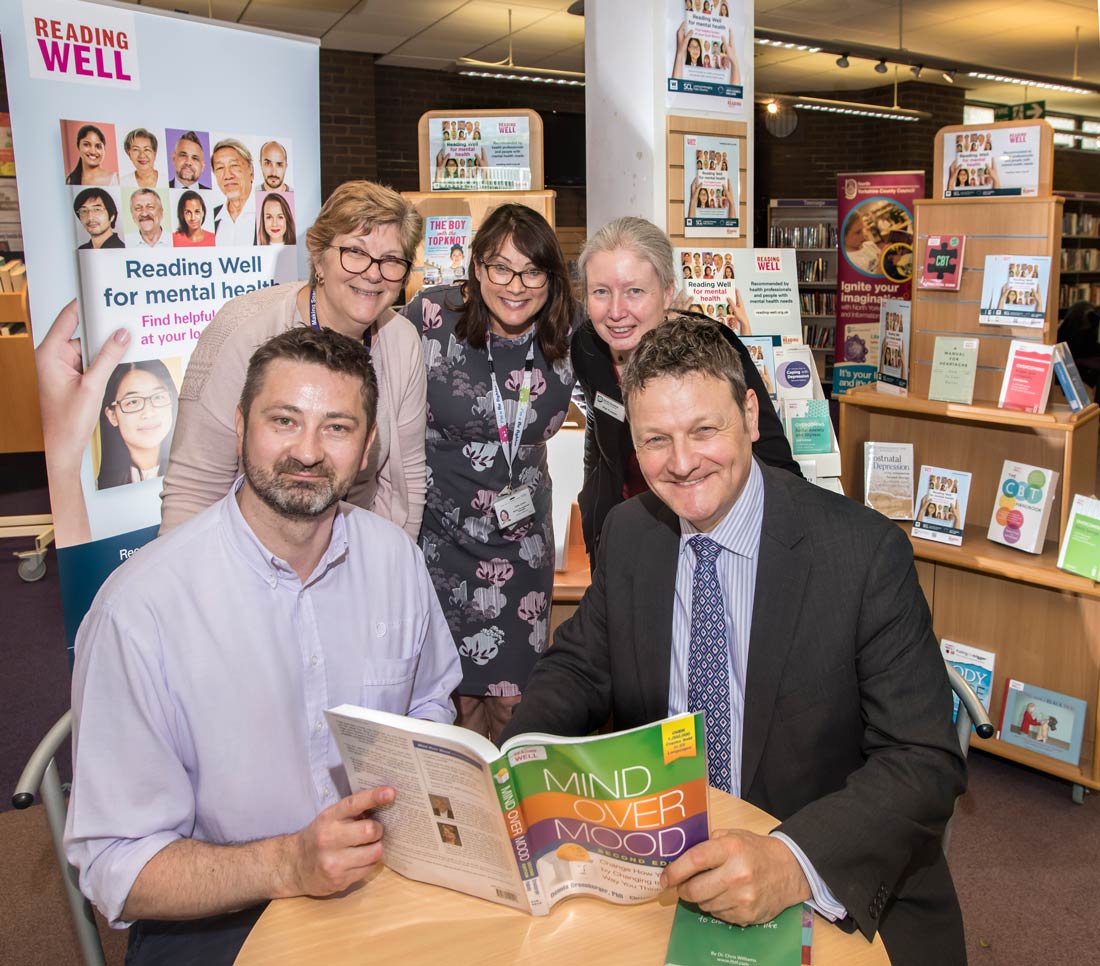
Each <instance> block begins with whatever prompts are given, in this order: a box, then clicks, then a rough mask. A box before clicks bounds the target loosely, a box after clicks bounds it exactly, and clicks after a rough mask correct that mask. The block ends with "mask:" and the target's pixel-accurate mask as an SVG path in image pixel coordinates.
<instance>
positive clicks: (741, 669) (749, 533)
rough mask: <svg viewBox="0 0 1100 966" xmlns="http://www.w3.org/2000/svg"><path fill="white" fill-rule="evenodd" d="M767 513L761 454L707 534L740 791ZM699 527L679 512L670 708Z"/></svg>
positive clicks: (677, 687) (816, 882)
mask: <svg viewBox="0 0 1100 966" xmlns="http://www.w3.org/2000/svg"><path fill="white" fill-rule="evenodd" d="M763 519H764V476H763V474H762V473H761V472H760V467H759V466H758V465H757V463H756V460H755V459H754V460H753V462H752V466H751V468H750V469H749V478H748V480H746V481H745V488H744V489H743V490H742V491H741V495H740V496H739V497H738V498H737V500H736V502H735V503H734V504H733V506H732V507H730V510H729V512H728V513H727V514H726V515H725V516H724V517H723V518H722V520H721V521H720V522H719V523H718V525H717V526H716V527H715V528H714V529H713V530H711V531H710V532H709V533H708V534H707V536H708V537H710V538H711V539H712V540H714V541H715V542H717V543H718V544H719V545H720V546H721V547H722V549H723V551H724V552H723V553H721V554H720V555H719V557H718V561H717V568H718V580H719V582H720V583H721V585H722V597H723V604H724V606H725V611H726V632H727V639H728V641H729V647H730V654H729V657H730V660H729V669H730V682H729V685H730V719H731V723H732V727H731V728H730V770H731V779H732V780H731V791H732V793H733V794H734V795H737V796H740V794H741V735H742V731H743V729H744V718H745V678H746V675H747V672H748V666H749V633H750V631H751V629H752V608H753V601H754V598H755V591H756V567H757V563H758V561H759V559H760V527H761V524H762V522H763ZM699 532H700V531H699V530H698V529H697V528H696V527H695V526H693V525H692V524H691V523H689V522H688V521H687V520H685V519H683V517H681V518H680V555H679V558H678V561H677V564H676V598H675V601H674V602H673V608H672V667H671V668H670V669H669V670H670V673H669V684H668V713H669V714H670V715H673V714H682V713H684V712H686V711H690V710H692V709H690V708H688V651H689V650H690V646H691V586H692V580H693V579H694V576H695V553H694V552H693V551H692V549H691V545H690V544H689V543H688V541H689V540H690V539H691V537H692V536H694V535H695V534H696V533H699ZM773 835H774V836H775V837H776V838H778V839H779V840H780V841H782V842H783V843H784V844H785V845H787V847H788V848H790V850H791V851H792V852H793V853H794V856H795V858H796V859H797V860H798V864H799V865H800V866H801V867H802V871H803V872H804V873H805V875H806V879H807V881H808V882H809V884H810V889H811V890H812V891H813V897H814V898H813V905H814V907H815V908H816V909H817V911H818V912H820V913H821V914H822V915H824V916H826V917H827V918H829V919H842V918H843V917H844V916H845V915H847V910H846V909H845V908H844V906H842V905H841V904H840V903H839V902H837V900H836V897H835V896H834V895H833V894H832V892H831V891H830V890H829V887H828V886H826V885H825V882H824V880H823V879H822V878H821V877H820V876H819V875H818V874H817V871H816V870H815V869H814V867H813V865H812V864H811V863H810V860H809V859H808V858H807V857H806V855H805V853H804V852H803V851H802V849H801V848H799V847H798V845H797V844H796V843H795V842H794V841H793V840H791V839H790V838H789V837H788V836H786V835H784V834H783V833H782V832H775V833H773Z"/></svg>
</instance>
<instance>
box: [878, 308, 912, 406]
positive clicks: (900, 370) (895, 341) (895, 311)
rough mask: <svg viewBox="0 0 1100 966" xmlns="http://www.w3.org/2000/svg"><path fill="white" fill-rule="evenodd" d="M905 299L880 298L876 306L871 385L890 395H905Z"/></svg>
mask: <svg viewBox="0 0 1100 966" xmlns="http://www.w3.org/2000/svg"><path fill="white" fill-rule="evenodd" d="M911 307H912V303H911V302H909V301H907V300H906V299H883V300H882V302H881V303H880V305H879V337H878V343H879V357H878V374H877V381H876V383H875V388H876V389H878V391H879V392H886V393H890V394H892V395H894V396H908V395H909V310H910V308H911Z"/></svg>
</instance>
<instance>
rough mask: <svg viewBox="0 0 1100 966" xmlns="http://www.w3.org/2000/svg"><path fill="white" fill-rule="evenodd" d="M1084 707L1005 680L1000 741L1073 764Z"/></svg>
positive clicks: (1052, 693) (1078, 758) (1076, 758)
mask: <svg viewBox="0 0 1100 966" xmlns="http://www.w3.org/2000/svg"><path fill="white" fill-rule="evenodd" d="M1087 712H1088V704H1087V703H1086V702H1084V701H1082V700H1081V699H1080V698H1072V697H1070V696H1069V695H1068V694H1060V693H1059V692H1057V691H1048V690H1047V689H1046V688H1040V687H1038V686H1036V685H1034V684H1025V683H1024V682H1023V681H1017V680H1015V679H1014V678H1009V679H1008V680H1007V681H1006V682H1005V700H1004V706H1003V708H1002V710H1001V733H1000V734H999V735H998V736H997V737H998V738H1000V739H1001V741H1004V742H1007V743H1008V744H1010V745H1016V746H1018V747H1020V748H1026V749H1027V750H1028V751H1034V752H1037V753H1038V754H1040V755H1047V756H1049V757H1051V758H1057V759H1058V761H1064V762H1065V763H1066V764H1069V765H1077V764H1079V763H1080V761H1081V738H1082V735H1083V734H1084V730H1085V715H1086V713H1087Z"/></svg>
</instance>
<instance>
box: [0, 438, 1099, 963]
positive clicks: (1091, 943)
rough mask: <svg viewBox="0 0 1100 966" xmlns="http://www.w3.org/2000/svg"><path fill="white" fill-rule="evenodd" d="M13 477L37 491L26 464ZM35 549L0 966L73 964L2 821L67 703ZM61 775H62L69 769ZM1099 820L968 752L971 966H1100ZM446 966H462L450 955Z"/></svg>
mask: <svg viewBox="0 0 1100 966" xmlns="http://www.w3.org/2000/svg"><path fill="white" fill-rule="evenodd" d="M18 469H19V470H20V472H21V473H22V474H23V476H24V478H27V474H28V473H30V474H31V476H30V478H31V479H32V480H37V478H36V477H34V475H33V472H34V465H33V464H32V465H30V466H29V467H28V466H20V467H18ZM11 470H12V467H11V466H10V464H9V465H7V466H5V463H4V460H3V458H0V515H7V514H16V513H44V512H48V510H49V507H48V503H47V502H46V492H45V487H44V481H42V480H37V482H39V484H40V485H38V486H37V487H34V488H32V489H29V490H21V491H20V492H17V493H11V492H9V493H5V492H3V490H4V481H8V480H10V479H11V478H12V477H11ZM32 544H33V541H31V540H30V539H29V538H20V539H16V540H0V614H2V615H3V616H2V619H0V667H2V668H3V673H2V675H0V688H2V694H0V708H2V709H3V710H2V714H3V722H4V726H3V728H2V729H0V793H2V794H0V855H3V857H4V874H3V875H0V909H3V910H4V915H3V917H2V919H0V963H2V964H9V963H11V964H16V963H18V964H20V966H67V964H76V963H77V962H78V952H77V948H76V943H75V940H74V938H73V934H72V927H71V925H70V920H69V914H68V909H67V907H66V905H65V902H64V898H63V894H62V891H61V885H60V879H59V877H58V873H57V867H56V861H55V859H54V854H53V851H52V847H51V845H50V842H49V834H48V831H47V828H46V820H45V815H44V813H43V812H42V809H41V807H40V806H36V807H34V808H32V809H31V810H29V811H27V812H14V811H11V810H10V798H11V792H12V790H13V788H14V786H15V783H16V781H17V779H18V776H19V772H20V771H21V769H22V766H23V763H24V762H25V760H26V758H27V756H28V755H29V754H30V752H31V750H32V749H33V748H34V746H35V745H36V744H37V742H38V740H39V738H40V737H41V736H42V734H44V733H45V731H46V730H47V728H48V727H49V726H50V725H51V724H52V723H53V722H54V721H55V720H56V718H57V717H58V716H59V715H60V714H61V713H62V712H63V711H64V710H65V708H66V707H68V703H69V695H68V680H69V671H68V663H67V660H66V657H65V642H64V634H63V631H62V624H61V609H60V591H59V585H58V580H57V568H56V562H55V560H54V558H53V555H52V554H51V555H50V557H49V558H48V568H49V569H48V572H47V575H46V577H45V578H44V579H43V580H41V581H39V582H38V583H35V584H26V583H23V582H22V581H21V580H20V579H19V578H18V576H17V574H16V559H15V558H14V557H12V556H10V551H11V550H15V549H24V548H26V547H28V546H31V545H32ZM61 770H62V774H63V775H66V776H67V775H68V773H69V767H68V764H67V761H63V762H62V764H61ZM1098 809H1100V801H1097V796H1088V797H1087V798H1086V800H1085V804H1084V805H1083V806H1082V805H1075V804H1073V802H1072V800H1071V798H1070V787H1069V785H1067V784H1066V783H1064V782H1061V781H1058V780H1056V779H1053V778H1050V777H1048V776H1046V775H1043V774H1041V773H1039V772H1035V771H1032V770H1030V769H1027V768H1023V767H1021V766H1017V765H1014V764H1012V763H1010V762H1006V761H1003V760H1002V759H999V758H995V757H993V756H989V755H985V754H983V753H982V752H980V751H975V752H972V754H971V777H970V790H969V791H968V792H967V794H966V795H965V796H964V797H963V798H962V799H961V800H960V802H959V808H958V815H957V818H956V826H955V832H954V840H953V843H952V849H951V855H950V861H951V869H952V872H953V874H954V876H955V883H956V886H957V888H958V892H959V897H960V901H961V902H962V907H963V914H964V916H965V919H966V928H967V947H968V953H969V959H970V963H971V964H972V966H1025V964H1040V963H1041V964H1042V966H1080V964H1083V963H1095V962H1100V952H1098V950H1100V917H1097V916H1096V915H1095V914H1094V910H1095V909H1097V908H1100V819H1098V818H1097V811H1098ZM102 931H103V932H104V933H105V941H106V943H107V946H106V948H107V962H108V964H121V963H122V959H123V951H124V946H125V934H122V933H118V932H115V931H113V930H106V929H104V930H102ZM444 941H445V937H441V943H442V942H444ZM447 958H448V961H449V962H451V963H453V964H456V966H457V964H458V963H460V962H464V960H462V959H461V955H458V956H457V957H456V955H455V951H451V952H450V953H448V955H447ZM310 966H312V964H310ZM594 966H598V964H594ZM929 966H936V964H934V963H930V964H929Z"/></svg>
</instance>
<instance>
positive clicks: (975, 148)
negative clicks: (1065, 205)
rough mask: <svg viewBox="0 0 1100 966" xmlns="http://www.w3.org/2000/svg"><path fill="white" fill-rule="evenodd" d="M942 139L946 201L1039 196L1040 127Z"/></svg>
mask: <svg viewBox="0 0 1100 966" xmlns="http://www.w3.org/2000/svg"><path fill="white" fill-rule="evenodd" d="M941 137H942V138H943V196H944V197H945V198H973V197H979V198H980V197H987V196H992V195H1036V194H1038V192H1039V129H1038V128H1036V127H1021V128H1010V127H1009V128H987V129H984V130H982V129H980V128H975V129H973V130H966V131H946V132H944V133H943V134H942V135H941Z"/></svg>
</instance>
